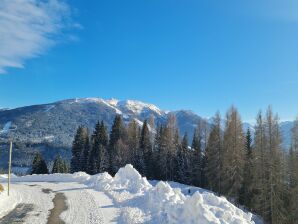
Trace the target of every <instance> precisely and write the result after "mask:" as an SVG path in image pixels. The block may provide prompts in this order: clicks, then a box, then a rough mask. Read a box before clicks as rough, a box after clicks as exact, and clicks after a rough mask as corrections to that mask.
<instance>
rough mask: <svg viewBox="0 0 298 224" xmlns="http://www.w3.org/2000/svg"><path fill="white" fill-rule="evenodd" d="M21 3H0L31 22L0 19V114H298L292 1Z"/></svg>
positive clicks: (296, 21)
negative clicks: (73, 108)
mask: <svg viewBox="0 0 298 224" xmlns="http://www.w3.org/2000/svg"><path fill="white" fill-rule="evenodd" d="M18 1H20V0H3V1H1V2H0V12H1V10H2V12H3V11H4V10H5V11H9V10H10V11H11V13H14V14H15V18H18V17H23V18H25V19H23V20H22V21H27V22H26V24H25V25H24V24H22V23H20V22H19V21H18V20H17V19H15V18H10V16H6V17H5V16H3V15H2V16H0V25H2V24H6V29H4V28H2V29H1V28H0V72H1V73H3V74H0V107H10V108H12V107H18V106H23V105H31V104H39V103H48V102H53V101H57V100H60V99H65V98H76V97H102V98H112V97H113V98H118V99H138V100H141V101H145V102H149V103H153V104H156V105H157V106H159V107H160V108H162V109H166V110H176V109H191V110H193V111H194V112H196V113H198V114H200V115H202V116H206V117H210V116H212V115H213V114H214V113H215V112H216V110H220V111H221V112H222V113H225V111H226V110H227V108H228V107H229V106H230V105H232V104H234V105H236V106H237V107H238V109H239V111H240V112H241V114H242V117H243V119H244V120H251V119H253V118H254V117H255V115H256V113H257V112H258V110H259V109H265V108H266V107H267V106H268V105H269V104H271V105H272V106H273V109H274V110H275V111H276V112H278V113H279V115H280V117H281V119H283V120H287V119H293V118H294V117H295V116H296V114H298V88H297V87H298V63H297V62H298V61H297V59H298V14H297V10H298V2H297V3H296V1H286V0H283V1H279V0H278V1H277V0H270V1H269V0H264V1H256V0H246V1H236V0H235V1H229V0H227V1H214V0H187V1H177V0H150V1H145V0H134V1H132V0H128V1H123V0H119V1H118V0H88V1H85V0H71V1H70V0H69V1H64V2H61V1H59V0H47V1H45V2H43V3H40V1H39V0H33V1H32V3H30V4H33V7H32V5H26V6H25V5H24V6H22V7H21V5H20V4H13V2H16V3H19V2H18ZM17 7H18V10H16V8H17ZM26 10H28V11H26ZM28 12H30V13H28ZM28 15H30V16H28ZM31 17H32V18H31ZM32 21H33V22H32ZM34 21H35V22H34ZM40 21H43V22H42V23H40ZM39 23H40V24H39ZM0 27H1V26H0ZM2 27H3V26H2ZM19 28H20V29H19ZM24 36H25V37H24ZM8 46H9V47H8Z"/></svg>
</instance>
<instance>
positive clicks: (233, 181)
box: [222, 107, 245, 204]
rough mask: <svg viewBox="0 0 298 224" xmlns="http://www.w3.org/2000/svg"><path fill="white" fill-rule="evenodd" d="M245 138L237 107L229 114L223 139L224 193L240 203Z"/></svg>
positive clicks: (232, 108)
mask: <svg viewBox="0 0 298 224" xmlns="http://www.w3.org/2000/svg"><path fill="white" fill-rule="evenodd" d="M244 155H245V137H244V134H243V127H242V122H241V119H240V115H239V114H238V111H237V109H236V108H235V107H231V109H230V110H229V111H228V113H227V117H226V126H225V130H224V139H223V164H222V165H223V172H224V178H223V188H222V189H223V193H224V194H225V195H226V196H227V197H228V198H229V199H231V200H233V201H235V203H236V204H238V203H239V192H240V189H241V187H242V181H243V167H244Z"/></svg>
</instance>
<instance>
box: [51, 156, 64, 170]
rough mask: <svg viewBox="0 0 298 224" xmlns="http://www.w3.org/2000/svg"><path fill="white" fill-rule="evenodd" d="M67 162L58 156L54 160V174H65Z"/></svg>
mask: <svg viewBox="0 0 298 224" xmlns="http://www.w3.org/2000/svg"><path fill="white" fill-rule="evenodd" d="M65 172H66V169H65V161H63V160H62V158H61V156H60V155H58V156H57V157H56V158H55V160H54V165H53V169H52V173H65Z"/></svg>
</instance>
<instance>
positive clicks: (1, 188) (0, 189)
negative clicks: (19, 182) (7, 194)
mask: <svg viewBox="0 0 298 224" xmlns="http://www.w3.org/2000/svg"><path fill="white" fill-rule="evenodd" d="M3 191H4V188H3V186H2V185H1V184H0V193H1V192H3Z"/></svg>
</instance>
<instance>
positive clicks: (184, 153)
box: [177, 133, 191, 184]
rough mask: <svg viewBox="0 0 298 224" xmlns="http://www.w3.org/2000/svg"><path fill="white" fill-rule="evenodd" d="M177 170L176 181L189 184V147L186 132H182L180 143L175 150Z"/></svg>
mask: <svg viewBox="0 0 298 224" xmlns="http://www.w3.org/2000/svg"><path fill="white" fill-rule="evenodd" d="M177 161H178V164H177V170H178V182H180V183H184V184H190V182H191V178H190V175H191V173H190V163H189V162H190V161H189V149H188V137H187V133H185V134H184V136H183V139H182V142H181V145H180V147H179V149H178V152H177Z"/></svg>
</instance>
